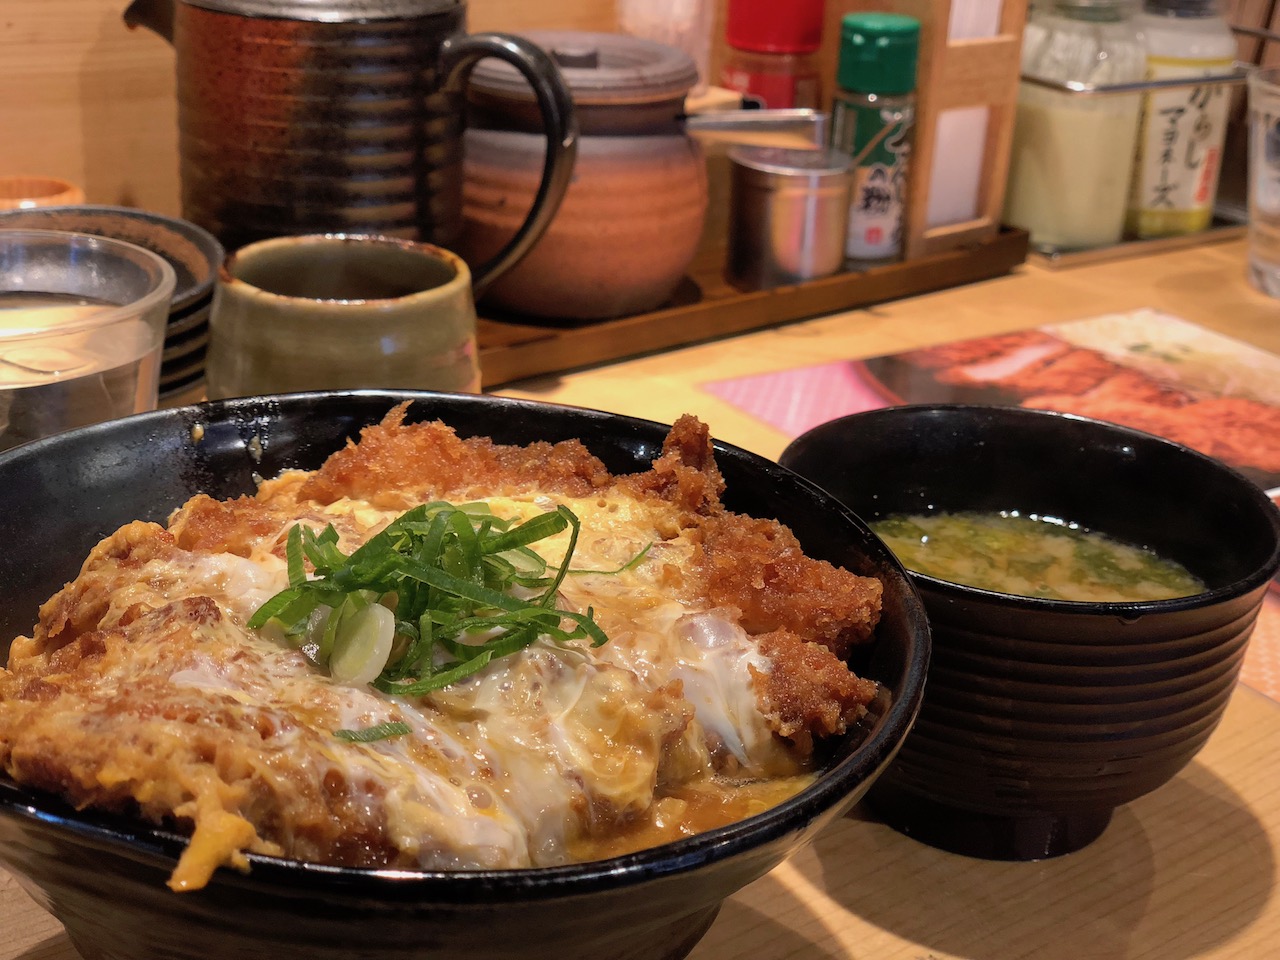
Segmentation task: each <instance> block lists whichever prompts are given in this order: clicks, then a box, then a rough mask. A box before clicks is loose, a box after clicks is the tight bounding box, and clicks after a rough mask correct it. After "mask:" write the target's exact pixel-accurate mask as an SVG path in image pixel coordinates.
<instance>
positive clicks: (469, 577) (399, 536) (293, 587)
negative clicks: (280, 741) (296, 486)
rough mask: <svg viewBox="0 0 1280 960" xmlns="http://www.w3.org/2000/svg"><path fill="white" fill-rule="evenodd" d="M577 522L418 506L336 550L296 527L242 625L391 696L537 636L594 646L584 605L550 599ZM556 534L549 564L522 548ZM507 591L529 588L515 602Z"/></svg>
mask: <svg viewBox="0 0 1280 960" xmlns="http://www.w3.org/2000/svg"><path fill="white" fill-rule="evenodd" d="M580 526H581V525H580V524H579V522H578V518H577V517H576V516H574V514H573V513H572V511H570V510H568V509H567V508H566V507H563V506H560V507H557V508H556V510H555V511H554V512H550V513H544V514H540V515H539V516H536V517H533V518H531V519H529V520H527V521H525V522H524V523H519V524H516V523H514V522H513V521H511V520H506V519H503V518H500V517H495V516H494V515H493V514H492V512H491V511H490V510H489V508H488V505H487V504H483V503H466V504H461V505H458V506H454V505H453V504H449V503H442V502H436V503H426V504H422V505H420V506H417V507H414V508H413V509H412V510H409V511H408V512H407V513H405V514H403V515H401V516H400V517H398V518H396V519H395V520H393V521H392V522H391V523H390V524H388V525H387V527H386V528H385V529H384V530H382V531H381V532H380V533H378V534H377V535H375V536H373V537H371V538H370V539H369V540H368V541H367V542H366V543H365V544H363V545H362V546H360V547H359V548H357V549H356V550H355V551H354V552H353V553H352V554H351V555H350V556H346V555H345V554H343V553H342V551H341V550H340V549H339V548H338V545H337V544H338V533H337V531H336V530H335V529H334V528H333V526H332V525H329V526H327V527H326V528H325V529H324V530H323V531H321V532H320V533H316V532H315V531H313V530H311V529H310V528H308V527H305V526H303V525H302V524H296V525H295V526H294V527H292V528H291V529H290V531H289V536H288V541H287V543H286V547H285V551H286V561H287V564H288V570H289V586H288V588H287V589H285V590H283V591H281V592H280V593H278V594H276V595H275V596H274V597H272V598H271V599H270V600H268V601H267V602H266V603H264V604H263V605H262V606H261V607H259V608H258V609H257V611H256V612H255V613H254V614H253V616H252V617H251V618H250V620H249V626H250V627H251V628H254V629H260V628H263V627H266V626H268V625H270V626H271V629H272V630H273V631H279V632H280V633H283V634H284V636H285V637H286V638H287V639H288V640H289V642H291V643H293V644H294V645H295V646H297V647H299V648H301V649H302V650H303V651H304V652H305V653H306V654H307V656H309V657H310V658H311V659H312V660H313V661H314V662H315V663H316V664H317V665H318V666H319V667H321V668H322V669H326V670H328V671H329V673H330V675H331V676H332V677H333V678H334V680H335V681H337V682H339V683H348V684H365V683H372V684H373V686H374V687H375V688H377V689H378V690H381V691H383V692H384V693H393V694H397V695H400V696H421V695H423V694H425V693H430V692H431V691H433V690H439V689H441V688H442V687H446V686H448V685H449V684H451V683H456V682H457V681H458V680H461V679H463V678H464V677H468V676H470V675H471V674H473V673H475V672H477V671H478V670H480V669H482V668H483V667H484V666H485V665H487V664H488V663H489V662H490V661H491V660H493V659H494V658H496V657H503V656H507V655H509V654H512V653H515V652H517V651H518V650H522V649H524V648H525V647H527V646H529V645H530V644H531V643H533V642H534V641H535V640H537V639H538V638H539V637H543V636H545V637H548V638H549V639H550V640H552V641H553V642H556V643H561V644H564V643H569V642H572V641H574V640H587V641H589V642H590V643H591V644H592V645H593V646H599V645H600V644H602V643H606V642H608V637H607V636H606V635H605V633H604V631H603V630H601V629H600V627H599V625H598V624H597V623H596V622H595V619H594V615H593V613H592V611H590V610H588V611H587V612H586V613H585V614H580V613H576V612H574V611H571V610H560V609H558V608H556V606H555V601H556V597H557V594H558V591H559V589H560V585H561V584H562V583H563V581H564V578H565V576H566V575H567V574H569V573H571V572H574V573H576V572H579V571H572V570H571V569H570V566H569V561H570V559H571V558H572V556H573V551H574V549H575V548H576V546H577V541H578V533H579V530H580ZM565 530H569V542H568V545H567V547H566V549H565V554H564V558H563V560H562V561H561V562H560V564H559V566H558V567H549V565H548V564H547V562H546V561H545V560H544V559H543V558H542V557H541V556H540V555H539V554H538V553H537V552H536V551H534V550H532V549H531V548H530V545H531V544H534V543H537V542H538V541H540V540H544V539H546V538H548V537H553V536H555V535H557V534H559V533H562V532H564V531H565ZM646 551H647V548H646ZM643 555H644V552H642V553H641V554H640V557H643ZM640 557H637V558H635V559H633V560H632V561H630V562H629V563H628V564H627V566H624V567H622V568H619V571H617V572H621V570H624V569H627V568H628V567H630V566H632V565H634V564H635V563H636V562H638V561H639V559H640ZM307 562H310V564H311V566H312V569H313V571H314V576H313V578H311V579H307V576H306V563H307ZM552 571H554V573H553V575H551V576H548V575H547V574H548V573H549V572H552ZM581 572H597V573H599V572H608V571H581ZM517 587H520V588H524V590H526V591H534V596H533V597H532V599H528V600H525V599H521V598H520V597H519V596H516V595H515V594H514V593H513V590H514V588H517ZM393 611H394V612H393Z"/></svg>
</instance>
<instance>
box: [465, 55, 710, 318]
mask: <svg viewBox="0 0 1280 960" xmlns="http://www.w3.org/2000/svg"><path fill="white" fill-rule="evenodd" d="M525 36H526V38H527V39H528V40H530V41H532V42H533V43H536V44H538V45H540V46H541V47H542V49H544V50H547V51H548V52H549V53H550V54H551V56H552V57H553V59H555V60H556V62H557V63H558V64H559V66H560V69H561V72H562V73H563V75H564V78H565V81H566V84H567V85H568V87H569V91H570V94H571V96H572V98H573V101H574V109H575V112H576V114H577V117H578V123H579V130H580V140H579V150H578V160H577V165H576V167H575V170H574V176H573V180H572V182H571V183H570V185H569V189H568V190H567V192H566V193H565V197H564V201H563V202H562V204H561V206H560V209H559V211H558V212H557V213H556V215H555V218H554V219H553V220H552V222H551V225H550V227H549V228H548V229H547V232H546V233H545V234H543V236H542V239H541V240H539V241H538V243H537V244H536V246H534V248H533V249H532V250H531V251H530V252H529V253H528V255H527V256H526V257H525V258H524V260H522V261H521V262H520V263H519V264H518V265H517V266H515V267H514V268H513V269H512V270H511V271H509V272H508V273H506V274H504V275H503V276H502V277H501V278H500V279H499V280H497V281H496V282H495V283H494V284H493V286H491V287H490V288H489V289H488V291H487V293H486V295H485V298H484V303H485V305H486V306H488V307H497V308H499V309H501V310H505V311H511V312H513V313H515V314H520V315H527V316H535V317H544V318H551V319H559V320H567V321H584V320H596V319H607V318H612V317H620V316H625V315H629V314H635V313H643V312H646V311H649V310H653V309H655V308H657V307H659V306H661V305H662V304H663V303H664V302H666V301H667V300H669V299H670V298H671V296H672V294H673V293H674V292H675V290H676V288H677V287H678V286H679V285H680V282H681V280H682V278H683V277H684V275H685V270H686V269H687V268H688V266H689V263H690V261H691V260H692V259H693V256H694V254H695V252H696V251H697V246H698V241H699V237H700V235H701V232H702V225H703V220H704V218H705V216H706V209H707V176H706V165H705V162H704V159H703V154H702V149H701V147H700V146H699V145H698V143H697V142H696V141H694V140H693V138H692V137H690V136H689V135H688V134H687V132H686V131H685V129H684V122H683V119H682V114H683V110H684V97H685V94H686V93H688V91H689V89H690V88H691V87H692V86H693V85H694V83H695V82H696V80H697V71H696V69H695V68H694V65H693V61H692V60H691V59H690V58H689V57H688V55H686V54H684V53H683V52H682V51H679V50H676V49H675V48H673V47H667V46H665V45H662V44H658V43H654V42H652V41H647V40H641V39H637V38H634V37H626V36H622V35H620V34H597V33H579V32H572V31H540V32H530V33H528V34H526V35H525ZM468 105H469V114H468V129H467V132H466V135H465V161H464V166H463V171H464V181H463V225H464V226H463V237H462V241H461V252H462V253H463V255H464V256H465V257H466V258H467V259H468V260H469V261H471V262H480V261H483V260H485V259H486V258H488V257H489V256H491V255H492V253H493V251H495V250H497V249H498V248H499V247H500V246H501V245H502V244H504V243H506V242H507V241H508V240H509V239H510V238H511V237H512V236H513V235H514V234H515V233H516V231H517V230H518V229H519V227H520V224H521V221H522V220H523V219H524V216H525V212H526V211H527V210H528V209H529V207H530V205H531V204H532V202H533V198H534V197H535V196H536V195H537V191H538V183H539V180H540V178H541V173H542V167H543V163H544V157H545V153H546V151H545V146H544V144H545V138H544V136H543V134H542V132H541V125H540V121H539V119H538V115H537V113H536V111H535V110H534V100H533V94H532V91H531V90H530V89H529V86H528V84H527V83H525V82H524V80H523V79H522V78H521V77H520V76H519V75H518V74H517V73H516V72H515V71H514V70H513V69H510V68H509V67H507V65H506V64H503V63H501V62H499V61H495V60H486V61H482V62H481V63H479V64H477V66H476V68H475V71H474V72H473V74H472V76H471V84H470V87H469V88H468Z"/></svg>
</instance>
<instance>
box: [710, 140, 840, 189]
mask: <svg viewBox="0 0 1280 960" xmlns="http://www.w3.org/2000/svg"><path fill="white" fill-rule="evenodd" d="M729 162H730V163H732V164H734V165H735V166H738V167H744V168H746V169H747V170H752V171H755V172H756V173H760V174H764V175H766V176H767V177H769V178H770V179H802V180H806V181H808V182H810V183H814V184H817V183H821V182H823V181H826V180H839V179H843V178H845V177H848V176H849V174H850V172H851V171H852V169H853V160H852V158H851V157H849V155H848V154H845V153H841V152H840V151H838V150H806V149H803V148H799V147H754V146H738V147H733V148H732V149H730V150H729Z"/></svg>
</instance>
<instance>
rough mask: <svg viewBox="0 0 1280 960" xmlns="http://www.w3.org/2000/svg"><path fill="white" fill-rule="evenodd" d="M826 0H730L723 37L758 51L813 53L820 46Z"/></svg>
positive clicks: (730, 42)
mask: <svg viewBox="0 0 1280 960" xmlns="http://www.w3.org/2000/svg"><path fill="white" fill-rule="evenodd" d="M824 3H825V0H791V2H790V3H778V0H729V9H728V11H727V12H726V14H725V40H726V42H728V44H729V46H731V47H734V48H736V49H738V50H753V51H755V52H757V53H813V52H814V51H815V50H817V49H818V48H819V47H820V46H822V20H823V14H824V10H823V5H824Z"/></svg>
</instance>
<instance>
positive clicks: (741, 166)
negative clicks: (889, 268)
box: [725, 146, 852, 290]
mask: <svg viewBox="0 0 1280 960" xmlns="http://www.w3.org/2000/svg"><path fill="white" fill-rule="evenodd" d="M729 161H730V168H731V170H732V182H731V193H730V207H729V253H728V262H727V264H726V269H725V273H726V275H727V277H728V279H729V282H730V283H732V284H733V285H734V286H736V287H740V288H742V289H747V290H759V289H764V288H766V287H774V286H780V285H783V284H788V283H797V282H799V281H802V280H812V279H815V278H817V277H825V276H829V275H830V274H833V273H835V272H836V271H838V270H839V269H840V267H841V266H842V265H843V263H844V241H845V231H846V227H847V225H848V222H849V198H850V188H851V184H852V167H851V161H850V159H849V157H847V156H845V155H843V154H841V153H837V152H835V151H831V150H807V149H792V148H783V147H746V146H744V147H735V148H733V149H732V150H730V151H729Z"/></svg>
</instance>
